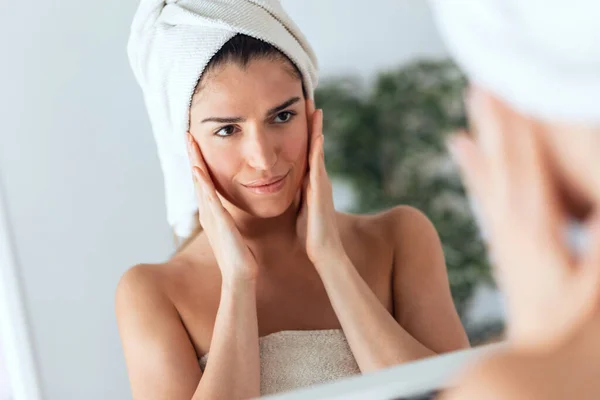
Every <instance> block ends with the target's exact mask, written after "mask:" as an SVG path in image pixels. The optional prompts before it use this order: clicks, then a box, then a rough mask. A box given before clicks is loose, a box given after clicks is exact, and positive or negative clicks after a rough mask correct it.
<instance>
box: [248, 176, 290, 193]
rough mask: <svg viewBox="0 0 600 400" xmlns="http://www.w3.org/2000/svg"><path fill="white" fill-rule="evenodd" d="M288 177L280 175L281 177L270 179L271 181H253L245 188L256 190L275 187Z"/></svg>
mask: <svg viewBox="0 0 600 400" xmlns="http://www.w3.org/2000/svg"><path fill="white" fill-rule="evenodd" d="M286 176H287V174H284V175H279V176H275V177H273V178H269V179H261V180H257V181H253V182H251V183H248V184H246V185H244V186H246V187H247V188H251V189H256V188H261V187H265V186H270V185H273V184H275V183H277V182H279V181H281V180H283V178H285V177H286Z"/></svg>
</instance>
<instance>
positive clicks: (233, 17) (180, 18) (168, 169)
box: [127, 0, 317, 237]
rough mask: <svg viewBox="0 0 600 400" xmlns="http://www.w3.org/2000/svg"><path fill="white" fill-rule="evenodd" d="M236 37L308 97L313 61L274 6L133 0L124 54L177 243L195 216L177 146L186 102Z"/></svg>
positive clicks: (270, 1)
mask: <svg viewBox="0 0 600 400" xmlns="http://www.w3.org/2000/svg"><path fill="white" fill-rule="evenodd" d="M236 34H245V35H248V36H252V37H254V38H256V39H261V40H263V41H265V42H267V43H269V44H271V45H273V46H274V47H276V48H278V49H279V50H280V51H282V52H283V53H284V54H285V55H286V56H287V57H288V58H290V60H292V61H293V62H294V63H295V65H296V67H297V68H298V69H299V70H300V72H301V73H302V76H303V80H304V86H305V88H306V91H307V94H308V95H309V96H310V97H312V95H313V91H314V88H315V87H316V85H317V60H316V56H315V54H314V52H313V50H312V49H311V47H310V45H309V43H308V41H307V40H306V38H305V37H304V35H303V34H302V33H301V32H300V30H299V29H298V27H297V26H296V25H295V24H294V22H293V21H292V20H291V19H290V18H289V16H288V15H287V14H286V12H285V11H284V10H283V8H282V7H281V4H280V2H279V0H166V1H165V0H141V1H140V4H139V7H138V9H137V12H136V14H135V16H134V19H133V23H132V26H131V35H130V37H129V42H128V44H127V53H128V56H129V61H130V63H131V66H132V69H133V72H134V74H135V77H136V79H137V81H138V83H139V84H140V86H141V87H142V91H143V94H144V100H145V103H146V107H147V109H148V114H149V117H150V122H151V124H152V130H153V132H154V137H155V139H156V143H157V147H158V155H159V159H160V162H161V165H162V169H163V175H164V181H165V194H166V205H167V219H168V222H169V224H170V225H171V226H172V227H173V229H174V231H175V233H176V234H177V235H178V236H180V237H187V236H188V235H189V234H190V233H191V229H192V227H193V225H194V220H193V217H194V213H195V212H196V211H197V209H198V205H197V203H196V197H195V193H194V185H193V181H192V175H191V170H190V165H189V160H188V157H187V153H186V146H185V133H186V132H187V130H188V129H189V107H190V102H191V97H192V94H193V90H194V88H195V87H196V84H197V82H198V79H199V77H200V76H201V74H202V72H203V71H204V68H205V67H206V65H207V64H208V62H209V61H210V60H211V58H212V57H213V56H214V55H215V54H216V53H217V52H218V51H219V49H221V47H223V45H224V44H225V43H226V42H227V41H228V40H230V39H231V38H233V37H234V36H235V35H236Z"/></svg>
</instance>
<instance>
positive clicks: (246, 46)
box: [194, 33, 306, 97]
mask: <svg viewBox="0 0 600 400" xmlns="http://www.w3.org/2000/svg"><path fill="white" fill-rule="evenodd" d="M256 59H267V60H273V61H283V62H284V63H285V64H287V66H288V67H289V72H290V74H292V75H293V76H295V77H296V78H298V79H299V80H300V81H301V82H302V94H303V95H304V97H306V89H305V87H304V80H303V79H302V73H301V72H300V69H298V67H297V66H296V64H295V63H294V62H293V61H292V60H290V58H289V57H288V56H286V55H285V54H284V53H283V52H282V51H280V50H279V49H277V48H276V47H275V46H273V45H271V44H269V43H267V42H264V41H262V40H260V39H256V38H253V37H251V36H248V35H243V34H241V33H239V34H237V35H235V36H234V37H232V38H231V39H229V40H228V41H227V42H226V43H225V44H224V45H223V47H221V48H220V49H219V51H218V52H217V53H216V54H215V55H214V56H213V58H211V60H210V61H209V63H208V65H207V66H206V68H205V69H204V72H203V73H202V76H201V77H200V78H199V80H198V84H197V85H196V89H195V90H194V94H196V93H198V92H199V91H200V90H201V88H202V79H203V78H204V77H205V76H206V75H207V74H208V73H210V72H211V71H213V70H215V69H216V68H218V67H220V66H223V65H226V64H229V63H235V64H238V65H239V66H241V67H243V68H246V67H247V66H248V64H249V63H250V61H252V60H256Z"/></svg>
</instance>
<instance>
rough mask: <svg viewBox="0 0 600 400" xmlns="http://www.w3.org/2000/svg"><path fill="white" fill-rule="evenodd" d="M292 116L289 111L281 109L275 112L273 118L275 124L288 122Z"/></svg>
mask: <svg viewBox="0 0 600 400" xmlns="http://www.w3.org/2000/svg"><path fill="white" fill-rule="evenodd" d="M293 116H294V113H292V112H291V111H283V112H280V113H279V114H277V116H276V117H275V119H274V122H275V123H277V124H281V123H284V122H288V121H289V120H290V119H292V117H293Z"/></svg>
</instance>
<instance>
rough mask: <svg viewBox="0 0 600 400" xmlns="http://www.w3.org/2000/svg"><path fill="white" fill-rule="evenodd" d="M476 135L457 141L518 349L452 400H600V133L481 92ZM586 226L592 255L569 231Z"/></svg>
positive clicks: (475, 107) (476, 371)
mask: <svg viewBox="0 0 600 400" xmlns="http://www.w3.org/2000/svg"><path fill="white" fill-rule="evenodd" d="M468 105H469V109H470V114H471V120H472V121H473V122H474V126H473V131H474V132H473V134H472V135H470V137H469V136H468V135H466V134H461V135H458V136H456V137H455V138H454V139H453V140H452V141H451V149H452V151H453V154H454V156H455V158H456V160H457V162H458V164H459V165H460V167H461V170H462V171H463V175H464V177H465V181H466V183H467V186H468V188H469V191H470V192H471V194H472V195H473V196H474V197H475V198H476V199H477V201H478V202H479V203H480V204H481V205H482V210H483V214H484V215H483V218H484V221H485V224H486V225H487V226H488V227H489V231H490V247H491V251H492V252H493V254H494V259H495V260H496V264H495V266H494V268H495V272H496V274H497V276H498V277H499V281H500V284H501V287H502V290H503V292H504V293H505V295H506V298H507V307H508V316H509V318H508V334H509V346H508V348H507V350H504V351H501V352H499V353H497V354H494V355H493V356H491V357H489V358H488V359H486V360H483V361H482V362H480V363H478V364H476V365H474V366H473V367H471V368H469V369H468V370H467V371H465V372H463V373H461V375H460V377H459V378H458V379H457V380H456V384H455V388H454V389H453V390H451V391H449V392H448V393H447V394H445V396H444V397H443V398H444V399H445V400H448V399H453V400H454V399H479V398H485V399H566V398H577V399H595V398H598V393H600V383H599V381H598V379H597V377H598V376H600V364H599V363H598V357H599V356H600V345H599V343H598V339H597V338H598V336H599V335H600V217H599V215H598V206H599V205H600V191H599V188H600V181H599V179H600V178H599V174H597V173H594V171H600V159H599V158H598V156H597V153H598V149H600V130H599V129H598V128H594V127H591V126H582V125H578V124H568V123H564V122H562V123H558V122H541V121H536V120H535V119H532V118H529V117H526V116H524V115H522V114H520V113H518V112H516V111H515V110H513V109H511V108H510V107H509V106H507V105H506V104H504V103H503V102H502V101H501V100H499V99H497V98H495V97H494V96H493V95H492V94H490V93H488V92H486V91H485V90H483V89H480V88H475V89H474V90H473V91H472V95H471V97H470V100H469V101H468ZM569 219H579V220H580V221H581V222H582V223H583V224H584V227H585V229H586V230H587V234H588V237H589V243H588V246H587V247H586V248H585V249H584V250H583V251H580V252H579V253H574V252H573V251H571V249H570V248H569V247H568V246H567V244H566V243H565V240H564V238H563V236H562V232H563V229H564V227H565V224H566V222H567V221H568V220H569Z"/></svg>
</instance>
